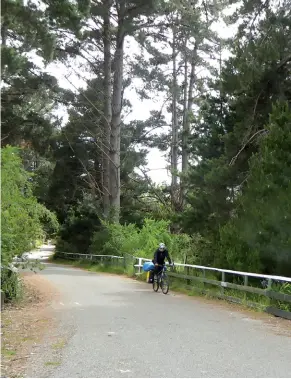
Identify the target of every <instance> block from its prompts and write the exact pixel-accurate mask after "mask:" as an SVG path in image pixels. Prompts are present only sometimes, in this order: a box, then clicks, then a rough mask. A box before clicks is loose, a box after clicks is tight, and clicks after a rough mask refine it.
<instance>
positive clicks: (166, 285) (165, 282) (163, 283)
mask: <svg viewBox="0 0 291 379" xmlns="http://www.w3.org/2000/svg"><path fill="white" fill-rule="evenodd" d="M161 288H162V292H163V294H164V295H167V293H168V292H169V289H170V285H169V280H168V278H167V277H164V278H163V279H162V280H161Z"/></svg>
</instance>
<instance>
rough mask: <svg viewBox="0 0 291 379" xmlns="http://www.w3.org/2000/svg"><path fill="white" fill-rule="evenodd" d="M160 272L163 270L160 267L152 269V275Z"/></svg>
mask: <svg viewBox="0 0 291 379" xmlns="http://www.w3.org/2000/svg"><path fill="white" fill-rule="evenodd" d="M162 270H163V267H161V266H155V268H154V270H153V271H154V275H158V274H159V273H160V272H162Z"/></svg>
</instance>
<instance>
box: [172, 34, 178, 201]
mask: <svg viewBox="0 0 291 379" xmlns="http://www.w3.org/2000/svg"><path fill="white" fill-rule="evenodd" d="M172 44H173V46H172V54H173V84H172V144H171V145H172V146H171V171H172V183H171V198H172V205H173V207H174V208H176V207H177V187H178V175H177V172H178V146H179V145H178V144H179V135H178V132H179V125H178V115H177V52H176V28H175V27H173V42H172Z"/></svg>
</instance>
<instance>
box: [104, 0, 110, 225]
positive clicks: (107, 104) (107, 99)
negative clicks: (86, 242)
mask: <svg viewBox="0 0 291 379" xmlns="http://www.w3.org/2000/svg"><path fill="white" fill-rule="evenodd" d="M103 4H104V7H105V9H106V11H105V13H104V17H103V44H104V124H103V125H104V128H103V138H102V139H103V144H102V149H103V151H102V192H103V212H104V217H105V219H107V218H108V216H109V211H110V131H111V120H112V109H111V92H112V88H111V52H110V49H111V32H110V8H111V1H110V0H103Z"/></svg>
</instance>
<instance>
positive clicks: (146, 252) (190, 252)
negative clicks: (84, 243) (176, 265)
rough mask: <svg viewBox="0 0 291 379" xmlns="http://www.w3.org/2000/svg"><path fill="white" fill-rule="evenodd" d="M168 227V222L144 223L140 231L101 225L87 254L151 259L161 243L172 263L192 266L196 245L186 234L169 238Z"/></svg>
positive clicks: (147, 220) (148, 221)
mask: <svg viewBox="0 0 291 379" xmlns="http://www.w3.org/2000/svg"><path fill="white" fill-rule="evenodd" d="M169 225H170V222H169V221H165V220H159V221H156V220H152V219H145V220H144V225H143V227H142V228H138V227H137V226H136V225H135V224H128V225H120V224H109V223H103V229H102V231H98V232H96V233H95V234H94V236H93V239H92V244H91V246H90V252H91V253H92V254H108V255H123V254H130V255H134V256H137V257H143V258H152V257H153V253H154V251H155V250H156V249H157V247H158V245H159V243H160V242H164V243H165V244H166V246H167V248H168V250H169V252H170V255H171V257H173V258H174V259H175V260H178V261H183V262H185V261H187V262H188V263H189V262H190V263H194V261H195V250H196V249H195V242H197V241H196V240H195V239H194V238H191V237H190V236H188V235H186V234H171V233H170V231H169Z"/></svg>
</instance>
